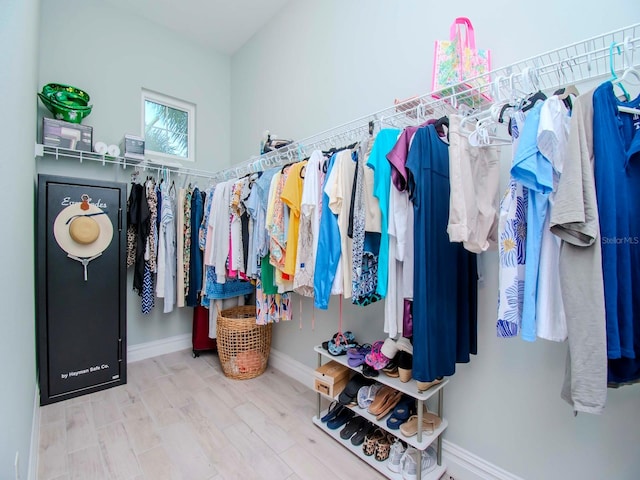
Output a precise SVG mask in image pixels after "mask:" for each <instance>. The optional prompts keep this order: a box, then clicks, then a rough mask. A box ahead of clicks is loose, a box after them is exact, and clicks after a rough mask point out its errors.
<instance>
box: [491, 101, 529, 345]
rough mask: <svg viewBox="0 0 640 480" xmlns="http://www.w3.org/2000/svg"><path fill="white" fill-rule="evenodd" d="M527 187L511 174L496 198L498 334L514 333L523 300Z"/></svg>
mask: <svg viewBox="0 0 640 480" xmlns="http://www.w3.org/2000/svg"><path fill="white" fill-rule="evenodd" d="M524 120H525V117H524V114H523V113H522V112H516V114H515V115H514V116H513V118H512V128H511V132H512V136H513V151H514V152H515V151H516V149H517V146H518V139H519V132H521V131H522V128H523V127H524ZM527 205H528V190H527V188H526V187H523V186H522V184H521V183H519V182H517V181H516V180H514V179H513V178H511V181H510V182H509V189H508V190H507V192H506V193H505V195H504V197H503V198H502V200H501V202H500V223H499V226H498V235H499V243H498V255H499V258H500V263H499V265H498V278H499V286H498V291H499V293H498V295H499V296H498V322H497V325H496V328H497V334H498V336H499V337H515V336H517V335H518V331H519V329H520V326H521V324H522V305H523V302H524V270H525V262H526V258H525V257H526V256H525V247H526V240H527Z"/></svg>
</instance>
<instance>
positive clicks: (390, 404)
mask: <svg viewBox="0 0 640 480" xmlns="http://www.w3.org/2000/svg"><path fill="white" fill-rule="evenodd" d="M401 398H402V392H395V394H394V395H392V396H391V397H390V398H389V399H388V401H387V402H386V403H385V404H384V405H383V407H382V410H381V411H380V412H379V413H378V414H377V415H376V420H382V419H383V418H384V416H385V415H387V414H388V413H389V412H390V411H391V410H393V409H394V407H395V406H396V405H397V404H398V402H399V401H400V399H401Z"/></svg>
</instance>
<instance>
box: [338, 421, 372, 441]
mask: <svg viewBox="0 0 640 480" xmlns="http://www.w3.org/2000/svg"><path fill="white" fill-rule="evenodd" d="M366 421H367V420H366V419H365V418H364V417H361V416H360V415H356V416H355V417H353V418H352V419H351V420H349V421H348V422H347V424H346V425H345V426H344V428H343V429H342V430H340V438H342V439H343V440H348V439H350V438H351V437H353V435H354V434H355V433H356V432H357V431H358V430H360V428H361V427H362V425H363V424H364V423H365V422H366Z"/></svg>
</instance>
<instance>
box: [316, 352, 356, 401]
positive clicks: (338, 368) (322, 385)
mask: <svg viewBox="0 0 640 480" xmlns="http://www.w3.org/2000/svg"><path fill="white" fill-rule="evenodd" d="M350 373H351V370H350V369H349V368H348V367H346V366H344V365H341V364H339V363H338V362H336V361H334V360H331V361H330V362H327V363H325V364H324V365H321V366H320V367H318V368H316V370H315V372H314V374H315V376H316V378H315V379H314V382H313V388H314V390H315V391H316V392H320V393H322V394H323V395H327V396H329V397H336V396H337V395H338V394H339V393H340V392H342V390H344V387H345V386H346V385H347V382H348V381H349V374H350Z"/></svg>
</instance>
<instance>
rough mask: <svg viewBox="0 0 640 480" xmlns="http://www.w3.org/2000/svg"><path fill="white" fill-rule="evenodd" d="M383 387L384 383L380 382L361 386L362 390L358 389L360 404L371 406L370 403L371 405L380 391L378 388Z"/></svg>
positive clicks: (362, 406) (363, 406)
mask: <svg viewBox="0 0 640 480" xmlns="http://www.w3.org/2000/svg"><path fill="white" fill-rule="evenodd" d="M381 388H382V385H381V384H379V383H374V384H373V385H368V386H364V387H362V388H360V390H358V406H359V407H360V408H369V405H371V404H372V403H373V400H374V399H375V398H376V393H378V390H380V389H381Z"/></svg>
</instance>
